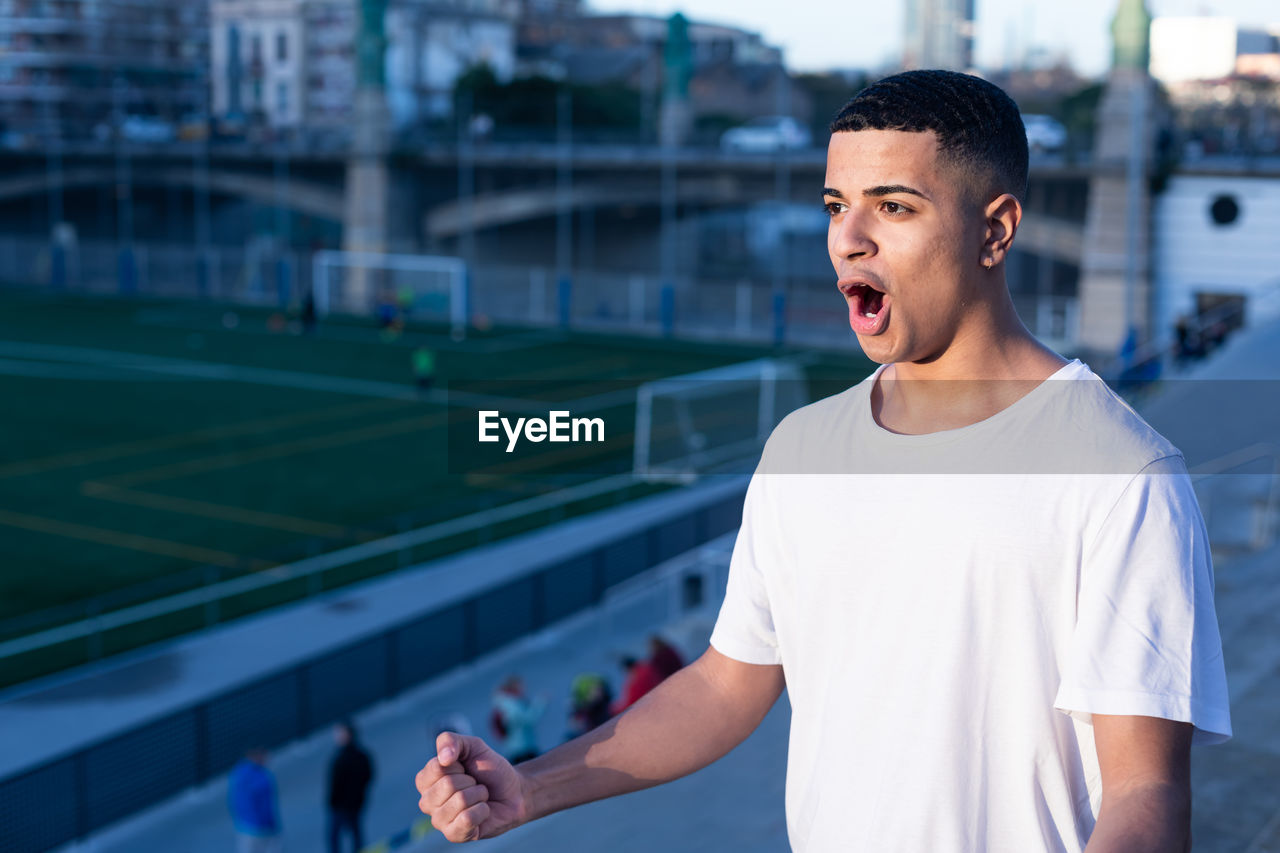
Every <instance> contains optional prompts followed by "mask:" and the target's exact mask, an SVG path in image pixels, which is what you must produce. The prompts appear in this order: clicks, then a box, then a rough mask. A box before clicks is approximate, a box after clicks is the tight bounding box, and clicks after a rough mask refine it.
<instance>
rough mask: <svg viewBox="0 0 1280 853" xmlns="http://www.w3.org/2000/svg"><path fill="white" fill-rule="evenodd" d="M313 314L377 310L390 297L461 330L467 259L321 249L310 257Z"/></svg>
mask: <svg viewBox="0 0 1280 853" xmlns="http://www.w3.org/2000/svg"><path fill="white" fill-rule="evenodd" d="M311 271H312V275H311V288H312V298H313V299H314V300H315V308H316V315H317V316H319V317H325V316H328V315H330V314H352V315H356V316H376V315H377V313H378V310H379V306H380V305H383V304H385V303H387V302H388V301H391V302H393V303H395V304H397V305H403V306H404V307H407V308H408V311H409V315H410V317H412V318H415V319H425V320H428V321H433V322H442V323H448V324H449V326H450V328H451V330H452V331H453V332H454V333H455V334H456V333H462V332H465V331H466V328H467V317H468V315H469V313H470V310H469V300H470V288H469V287H468V276H467V265H466V262H465V261H463V260H462V259H461V258H454V257H448V256H444V255H412V254H393V253H387V252H352V251H345V250H339V249H324V250H321V251H319V252H316V253H315V255H313V256H312V259H311Z"/></svg>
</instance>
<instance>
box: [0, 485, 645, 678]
mask: <svg viewBox="0 0 1280 853" xmlns="http://www.w3.org/2000/svg"><path fill="white" fill-rule="evenodd" d="M634 482H636V479H635V477H634V476H633V475H632V474H631V473H630V472H627V473H625V474H614V475H612V476H609V477H603V478H601V479H599V480H593V481H591V482H589V483H581V484H579V485H576V486H570V487H568V488H564V489H560V490H558V491H555V492H549V493H547V494H545V495H537V496H535V497H532V498H526V499H525V500H520V501H515V502H513V503H509V504H505V505H503V506H499V507H494V508H493V509H487V510H481V511H480V512H474V513H471V514H470V515H464V516H460V517H458V518H452V519H449V520H448V521H442V522H439V523H437V524H430V525H427V526H426V527H420V528H418V529H417V530H409V531H406V532H404V533H396V534H393V535H391V536H386V537H383V538H382V539H376V540H374V541H372V542H364V543H361V544H359V545H353V546H351V547H349V548H342V549H340V550H337V551H331V552H329V553H327V554H320V555H319V556H316V557H308V558H307V559H304V560H299V561H297V562H295V563H288V564H286V565H283V566H276V567H275V568H271V569H266V570H263V571H260V572H255V573H254V574H250V575H245V576H243V577H238V578H232V579H231V580H226V581H221V582H219V583H216V584H211V585H209V586H205V587H201V588H199V589H193V590H188V591H187V592H181V593H176V594H174V595H169V596H165V597H164V598H158V599H156V600H154V601H148V602H146V603H144V604H138V605H134V606H133V607H126V608H124V609H122V610H115V611H112V612H110V613H104V614H102V615H100V616H94V617H91V618H88V619H81V620H79V621H77V622H71V623H68V624H66V625H60V626H58V627H56V628H49V629H47V630H44V631H39V632H37V633H34V634H28V635H26V636H24V637H17V638H15V639H12V640H7V641H5V642H3V643H0V660H3V659H4V658H7V657H12V656H13V655H19V654H24V653H26V652H31V651H34V650H36V649H41V648H44V647H46V646H51V645H54V644H56V643H64V642H68V641H71V640H78V639H84V638H86V637H89V636H91V635H92V634H94V633H97V632H100V631H107V630H111V629H112V628H119V627H121V626H124V625H129V624H132V623H134V622H138V621H141V620H143V619H150V618H153V617H157V616H163V615H166V614H169V613H175V612H177V611H180V610H186V609H188V608H191V607H198V606H200V605H203V604H208V603H210V602H212V601H217V600H219V599H222V598H226V597H228V596H232V595H239V594H241V593H245V592H250V591H253V590H256V589H261V588H263V587H268V586H272V585H274V584H277V583H282V582H284V581H288V580H293V579H295V578H301V577H306V576H308V575H312V574H315V573H316V572H323V571H326V570H327V569H332V568H336V567H338V566H344V565H348V564H350V563H355V562H359V561H361V560H367V559H371V558H373V557H378V556H382V555H384V554H390V553H394V552H396V551H399V550H400V549H402V548H408V547H413V546H416V545H422V544H424V543H427V542H433V541H435V540H438V539H443V538H445V537H447V536H454V535H456V534H459V533H466V532H469V531H472V530H476V529H479V528H482V527H485V526H487V525H490V524H493V523H495V522H501V521H508V520H510V519H514V518H519V517H521V516H524V515H527V514H529V513H533V512H539V511H541V510H544V509H553V508H555V507H557V506H563V505H564V504H567V503H571V502H573V501H577V500H581V499H583V498H587V497H593V496H595V495H601V494H607V493H608V492H611V491H616V490H617V489H620V488H624V487H626V486H628V485H630V484H632V483H634Z"/></svg>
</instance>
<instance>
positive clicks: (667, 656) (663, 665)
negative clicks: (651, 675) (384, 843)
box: [649, 634, 684, 678]
mask: <svg viewBox="0 0 1280 853" xmlns="http://www.w3.org/2000/svg"><path fill="white" fill-rule="evenodd" d="M649 663H651V664H653V668H654V669H656V670H657V671H658V675H660V676H662V677H663V678H667V677H669V676H672V675H675V674H676V672H677V671H679V670H680V669H681V668H683V667H684V660H683V659H682V658H681V657H680V653H679V652H678V651H676V648H675V646H673V645H671V644H670V643H668V642H667V641H666V640H664V639H662V638H661V637H659V636H658V635H657V634H651V635H650V636H649Z"/></svg>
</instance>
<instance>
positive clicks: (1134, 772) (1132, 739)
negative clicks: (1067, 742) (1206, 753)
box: [1086, 714, 1192, 853]
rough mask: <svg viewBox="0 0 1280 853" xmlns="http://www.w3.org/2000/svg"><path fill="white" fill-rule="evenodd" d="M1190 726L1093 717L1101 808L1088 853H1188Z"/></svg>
mask: <svg viewBox="0 0 1280 853" xmlns="http://www.w3.org/2000/svg"><path fill="white" fill-rule="evenodd" d="M1191 731H1192V727H1191V724H1190V723H1179V722H1175V721H1173V720H1162V719H1159V718H1157V717H1130V716H1111V715H1103V714H1094V715H1093V735H1094V740H1095V742H1096V743H1097V747H1098V764H1099V767H1100V769H1101V771H1102V806H1101V808H1100V809H1099V810H1098V823H1097V825H1096V826H1095V827H1094V829H1093V835H1092V836H1091V837H1090V838H1089V846H1088V847H1087V848H1086V853H1112V851H1124V853H1148V851H1150V853H1185V851H1189V850H1190V849H1191Z"/></svg>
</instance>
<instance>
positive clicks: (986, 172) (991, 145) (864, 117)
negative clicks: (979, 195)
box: [831, 71, 1028, 203]
mask: <svg viewBox="0 0 1280 853" xmlns="http://www.w3.org/2000/svg"><path fill="white" fill-rule="evenodd" d="M859 130H901V131H907V132H909V133H923V132H925V131H928V130H932V131H933V132H934V133H935V134H937V137H938V152H939V153H940V154H941V155H943V156H944V157H946V158H947V159H949V160H950V161H951V162H952V163H953V164H955V165H956V166H959V167H960V168H961V170H962V171H965V172H967V173H969V176H970V178H971V183H972V185H973V187H974V188H975V189H984V190H986V189H991V190H995V191H996V192H997V193H1010V194H1012V195H1013V196H1015V197H1016V198H1017V199H1018V200H1019V201H1022V202H1024V203H1025V201H1026V197H1027V159H1028V154H1027V131H1026V128H1025V127H1023V124H1022V115H1021V113H1019V112H1018V105H1017V104H1015V103H1014V102H1013V99H1012V98H1010V97H1009V96H1008V95H1006V94H1005V92H1004V90H1003V89H1001V88H1000V87H999V86H996V85H994V84H993V83H988V82H987V81H986V80H983V79H982V78H980V77H974V76H973V75H971V74H960V73H959V72H956V71H904V72H903V73H901V74H894V75H893V76H892V77H886V78H884V79H883V80H880V81H878V82H876V83H872V84H871V85H870V86H868V87H867V88H865V89H863V90H862V91H861V92H859V93H858V94H856V95H854V96H853V98H852V99H851V100H850V101H849V102H848V103H847V104H845V105H844V107H843V108H842V109H841V110H840V112H839V113H837V114H836V117H835V120H834V121H832V122H831V132H832V133H842V132H847V131H859Z"/></svg>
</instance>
